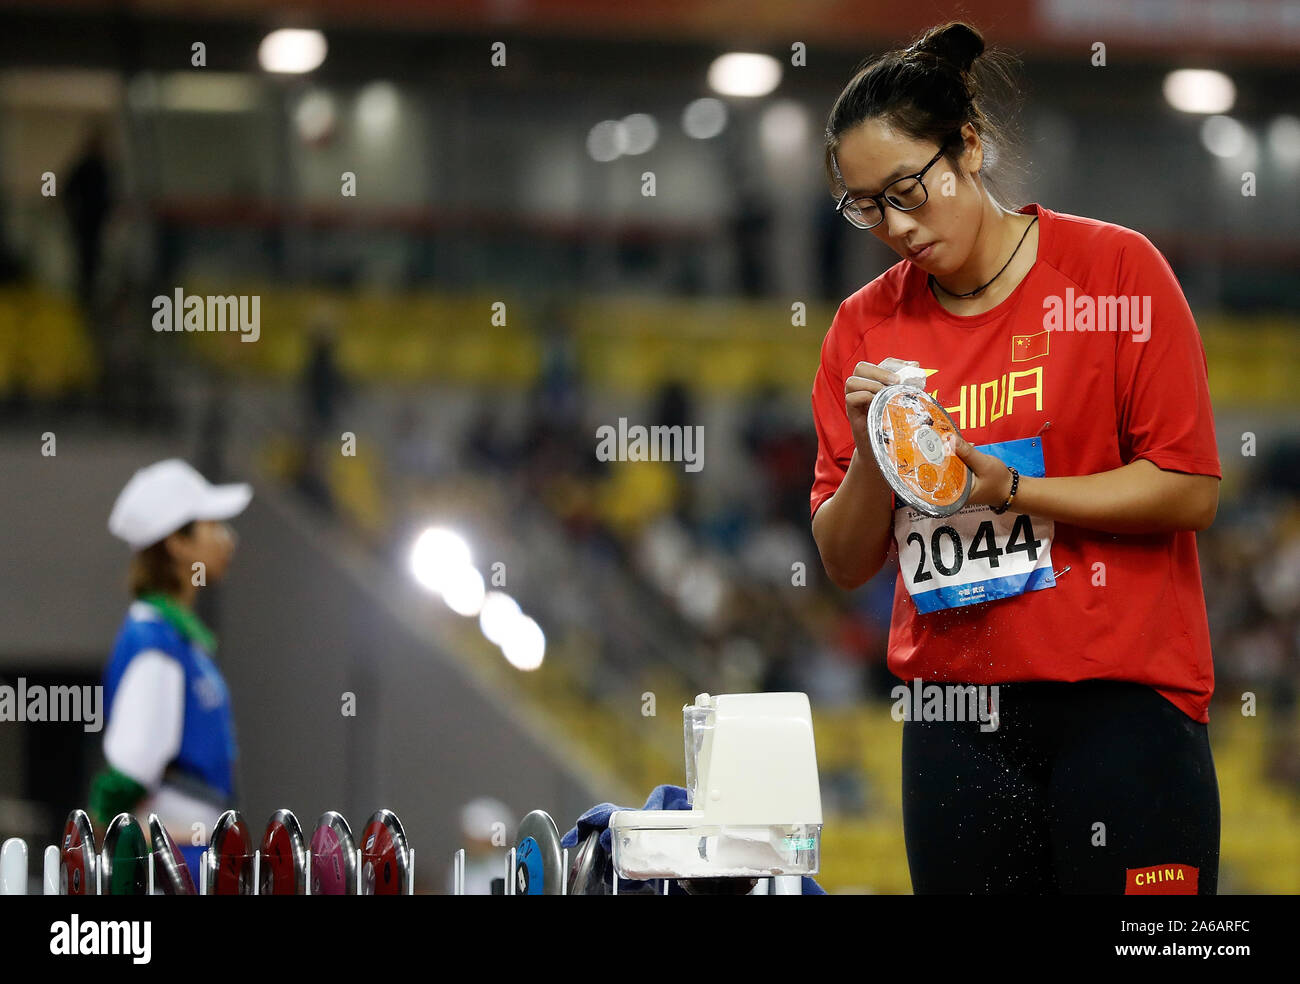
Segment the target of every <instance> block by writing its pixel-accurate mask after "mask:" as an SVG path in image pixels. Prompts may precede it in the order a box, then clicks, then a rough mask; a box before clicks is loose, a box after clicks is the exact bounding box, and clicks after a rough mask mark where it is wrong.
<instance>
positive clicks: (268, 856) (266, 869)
mask: <svg viewBox="0 0 1300 984" xmlns="http://www.w3.org/2000/svg"><path fill="white" fill-rule="evenodd" d="M277 841H285V842H286V843H287V845H288V859H289V864H290V865H291V866H292V869H293V872H292V873H293V894H294V895H302V894H304V893H305V892H306V889H307V848H306V844H305V842H304V841H303V836H302V824H300V823H298V818H297V817H296V816H294V814H293V811H292V810H276V811H275V812H274V813H273V814H271V819H270V820H269V821H267V824H266V833H265V834H263V835H262V872H261V875H262V884H261V885H260V886H259V887H258V893H259V894H261V895H273V894H275V882H276V875H277V874H279V872H278V871H276V865H275V863H274V862H275V861H276V860H278V859H279V857H280V855H279V854H278V853H277V852H276V851H275V850H273V848H274V846H275V844H276V842H277Z"/></svg>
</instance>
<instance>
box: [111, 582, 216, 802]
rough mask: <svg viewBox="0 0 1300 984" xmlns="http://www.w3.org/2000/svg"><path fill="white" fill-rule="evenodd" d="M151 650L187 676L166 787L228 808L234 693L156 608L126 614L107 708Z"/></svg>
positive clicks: (141, 606)
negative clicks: (131, 670)
mask: <svg viewBox="0 0 1300 984" xmlns="http://www.w3.org/2000/svg"><path fill="white" fill-rule="evenodd" d="M148 649H156V650H160V651H161V652H163V653H165V654H166V655H167V656H169V657H170V658H172V659H174V660H176V662H177V663H179V664H180V666H181V669H182V670H184V671H185V709H184V724H183V726H182V734H181V748H180V752H179V753H178V754H177V756H176V758H175V759H173V760H172V762H171V763H170V764H169V765H168V770H167V775H166V777H165V778H164V783H166V784H168V785H175V786H176V787H177V789H178V790H179V791H182V792H186V793H188V794H189V795H194V796H198V797H199V798H201V799H205V800H212V799H214V798H215V799H219V800H220V801H221V804H222V805H224V804H225V803H226V802H227V801H229V800H232V799H233V798H234V794H235V760H236V759H237V757H238V748H237V745H236V742H235V721H234V717H233V715H232V714H231V711H230V692H229V690H227V688H226V681H225V679H224V678H223V677H222V675H221V671H220V670H219V669H217V665H216V664H215V663H214V662H213V661H212V659H211V658H210V657H209V656H208V654H207V652H205V651H204V649H203V648H202V647H201V646H199V645H198V644H196V643H194V642H192V641H190V640H189V639H188V638H186V637H185V636H184V635H183V634H182V633H181V632H180V630H179V629H177V628H176V627H175V626H173V625H172V624H171V623H170V622H168V621H167V620H166V619H165V618H164V617H163V615H162V613H161V612H159V611H158V609H157V608H155V607H154V606H152V605H149V604H147V603H145V602H142V601H137V602H135V603H134V604H132V605H131V607H130V609H129V610H128V611H127V615H126V620H125V621H124V622H123V623H122V628H121V629H120V630H119V631H118V633H117V639H116V641H115V642H114V643H113V654H112V656H111V657H110V658H109V661H108V669H107V670H105V672H104V706H105V707H107V708H108V709H109V713H110V714H111V713H112V707H113V698H114V696H115V695H116V694H117V688H118V685H119V684H120V683H121V682H122V677H123V675H124V674H125V673H126V669H127V667H128V666H129V665H130V663H131V660H133V659H134V658H135V657H136V656H137V655H139V654H140V653H141V652H144V651H145V650H148ZM173 780H174V781H173Z"/></svg>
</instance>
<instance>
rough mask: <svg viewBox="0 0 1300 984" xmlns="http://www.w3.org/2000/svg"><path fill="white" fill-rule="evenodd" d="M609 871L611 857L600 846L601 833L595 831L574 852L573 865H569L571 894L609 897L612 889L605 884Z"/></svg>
mask: <svg viewBox="0 0 1300 984" xmlns="http://www.w3.org/2000/svg"><path fill="white" fill-rule="evenodd" d="M608 870H609V855H608V854H606V853H605V849H604V848H603V847H601V846H600V831H599V830H593V831H591V833H589V834H588V835H587V839H586V840H584V841H583V842H582V844H581V845H580V846H579V847H578V850H577V851H576V852H574V856H573V863H572V864H570V865H569V894H570V895H608V894H609V893H610V887H609V886H608V885H606V884H605V874H606V872H607V871H608Z"/></svg>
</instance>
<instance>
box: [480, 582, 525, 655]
mask: <svg viewBox="0 0 1300 984" xmlns="http://www.w3.org/2000/svg"><path fill="white" fill-rule="evenodd" d="M522 614H523V613H522V612H521V611H520V610H519V602H517V601H515V600H514V599H513V598H511V597H510V596H509V595H508V594H506V593H505V592H504V591H489V592H488V593H487V597H486V598H484V599H483V608H482V610H481V611H480V612H479V616H478V627H479V628H480V629H482V630H483V635H484V636H485V637H486V638H487V640H488V641H489V642H491V643H494V644H495V645H498V646H499V645H501V643H502V642H503V641H504V640H505V638H506V637H507V635H509V632H510V626H511V625H512V624H513V623H514V620H515V619H517V618H519V617H520V616H521V615H522Z"/></svg>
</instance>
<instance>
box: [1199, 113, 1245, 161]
mask: <svg viewBox="0 0 1300 984" xmlns="http://www.w3.org/2000/svg"><path fill="white" fill-rule="evenodd" d="M1248 136H1249V134H1247V133H1246V128H1245V127H1244V126H1242V125H1241V124H1240V123H1238V122H1237V121H1236V120H1234V119H1233V118H1232V117H1231V116H1210V117H1207V118H1206V120H1205V122H1203V123H1202V124H1201V143H1202V144H1204V145H1205V149H1206V150H1208V151H1209V152H1210V153H1211V154H1213V155H1214V156H1215V157H1224V158H1228V157H1236V156H1237V155H1238V154H1240V153H1241V152H1242V151H1243V150H1245V149H1246V143H1247V138H1248Z"/></svg>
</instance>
